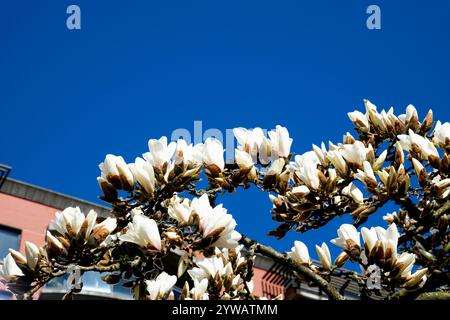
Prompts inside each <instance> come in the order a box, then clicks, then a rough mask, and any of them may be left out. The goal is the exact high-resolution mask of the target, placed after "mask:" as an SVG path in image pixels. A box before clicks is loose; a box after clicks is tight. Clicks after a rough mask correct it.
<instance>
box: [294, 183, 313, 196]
mask: <svg viewBox="0 0 450 320" xmlns="http://www.w3.org/2000/svg"><path fill="white" fill-rule="evenodd" d="M291 193H293V194H298V195H299V196H300V197H304V196H306V195H308V194H309V193H310V190H309V188H308V187H307V186H297V187H293V188H292V190H291Z"/></svg>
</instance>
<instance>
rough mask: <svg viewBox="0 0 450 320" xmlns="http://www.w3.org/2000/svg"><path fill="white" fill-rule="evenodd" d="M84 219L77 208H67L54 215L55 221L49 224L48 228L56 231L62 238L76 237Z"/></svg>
mask: <svg viewBox="0 0 450 320" xmlns="http://www.w3.org/2000/svg"><path fill="white" fill-rule="evenodd" d="M85 218H86V217H85V216H84V214H83V213H82V212H81V210H80V208H79V207H68V208H66V209H64V210H63V211H58V212H56V213H55V220H53V221H52V222H50V224H49V226H48V228H49V229H50V230H56V231H58V233H59V234H61V235H62V236H65V235H67V236H69V237H76V236H77V235H78V233H79V232H80V229H81V226H82V225H83V223H84V220H85Z"/></svg>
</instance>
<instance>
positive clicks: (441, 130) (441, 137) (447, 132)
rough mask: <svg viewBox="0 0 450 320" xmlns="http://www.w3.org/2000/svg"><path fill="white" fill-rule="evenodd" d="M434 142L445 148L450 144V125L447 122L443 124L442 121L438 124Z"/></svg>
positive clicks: (435, 129)
mask: <svg viewBox="0 0 450 320" xmlns="http://www.w3.org/2000/svg"><path fill="white" fill-rule="evenodd" d="M433 142H434V143H437V144H439V145H441V146H443V147H445V146H448V145H449V144H450V123H448V122H445V123H443V124H441V122H440V121H438V122H436V127H435V128H434V134H433Z"/></svg>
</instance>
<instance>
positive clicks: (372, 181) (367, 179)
mask: <svg viewBox="0 0 450 320" xmlns="http://www.w3.org/2000/svg"><path fill="white" fill-rule="evenodd" d="M363 169H364V170H360V169H358V171H357V172H358V173H356V174H355V175H354V177H355V178H356V179H358V180H359V181H361V182H362V183H364V184H366V185H368V186H370V187H376V186H377V179H376V178H375V174H374V173H373V169H372V165H371V164H370V163H369V161H364V162H363Z"/></svg>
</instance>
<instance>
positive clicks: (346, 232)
mask: <svg viewBox="0 0 450 320" xmlns="http://www.w3.org/2000/svg"><path fill="white" fill-rule="evenodd" d="M337 234H338V237H337V238H335V239H332V240H331V243H332V244H334V245H336V246H338V247H341V248H343V249H351V247H352V246H353V245H356V246H357V247H360V241H359V232H358V231H357V230H356V228H355V227H354V226H353V225H351V224H343V225H341V226H340V227H339V229H338V231H337Z"/></svg>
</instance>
